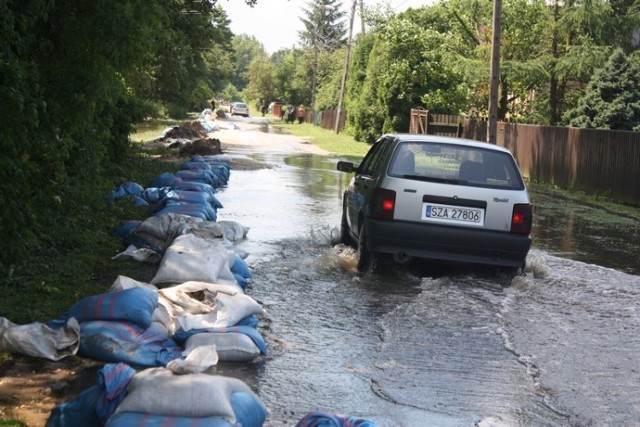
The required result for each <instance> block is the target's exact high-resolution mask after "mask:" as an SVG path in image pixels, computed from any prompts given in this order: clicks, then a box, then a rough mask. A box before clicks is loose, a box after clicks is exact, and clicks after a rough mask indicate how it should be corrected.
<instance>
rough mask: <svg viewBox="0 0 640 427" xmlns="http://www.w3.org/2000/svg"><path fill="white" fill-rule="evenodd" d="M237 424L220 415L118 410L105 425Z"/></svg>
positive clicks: (197, 426)
mask: <svg viewBox="0 0 640 427" xmlns="http://www.w3.org/2000/svg"><path fill="white" fill-rule="evenodd" d="M237 425H238V424H231V423H230V422H229V421H227V420H225V419H224V418H220V417H204V418H189V417H170V416H166V415H152V414H143V413H141V412H119V413H117V414H115V415H114V416H113V417H111V418H109V420H108V421H107V424H105V427H135V426H140V427H236V426H237ZM258 425H262V424H258ZM243 427H244V425H243Z"/></svg>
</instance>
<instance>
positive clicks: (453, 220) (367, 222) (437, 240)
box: [337, 134, 533, 274]
mask: <svg viewBox="0 0 640 427" xmlns="http://www.w3.org/2000/svg"><path fill="white" fill-rule="evenodd" d="M337 169H338V170H339V171H342V172H347V173H354V176H353V178H352V179H351V181H350V183H349V185H348V188H347V190H345V192H344V196H343V205H342V221H341V226H340V240H341V242H342V243H344V244H347V245H351V246H353V247H354V248H357V253H358V263H357V269H358V272H359V273H361V274H362V273H365V272H367V271H369V270H370V269H371V268H376V267H377V266H378V265H379V264H378V262H379V261H380V257H382V256H386V257H388V258H392V259H393V260H395V261H396V262H406V261H408V260H411V259H416V258H417V259H430V260H440V261H446V262H454V263H465V264H466V263H470V264H482V265H490V266H496V267H500V268H501V269H502V268H506V269H507V271H509V272H512V273H516V272H519V271H521V269H523V268H524V263H525V260H526V256H527V253H528V252H529V249H530V247H531V237H530V232H531V225H532V220H533V217H532V206H531V202H530V199H529V194H528V192H527V188H526V186H525V182H524V180H523V178H522V176H521V174H520V171H519V169H518V166H517V164H516V161H515V159H514V157H513V155H512V154H511V153H510V152H509V151H508V150H507V149H505V148H502V147H498V146H496V145H492V144H487V143H483V142H478V141H472V140H467V139H460V138H450V137H441V136H433V135H414V134H387V135H383V136H382V137H380V138H379V139H378V140H377V141H376V142H375V143H374V144H373V146H372V147H371V148H370V150H369V151H368V153H367V154H366V155H365V157H364V158H363V159H362V162H361V163H360V164H359V165H357V166H356V165H354V164H353V163H352V162H346V161H340V162H338V164H337Z"/></svg>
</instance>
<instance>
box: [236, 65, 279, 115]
mask: <svg viewBox="0 0 640 427" xmlns="http://www.w3.org/2000/svg"><path fill="white" fill-rule="evenodd" d="M275 72H276V67H275V65H273V63H272V62H271V61H270V60H269V58H267V57H266V56H261V57H259V58H256V59H254V60H253V62H252V63H251V64H250V65H249V69H248V70H247V72H246V77H247V80H248V81H249V84H248V85H247V87H245V89H244V92H243V94H244V95H243V99H245V100H250V101H255V102H256V103H257V104H259V103H260V101H264V102H270V101H271V100H273V99H274V98H275V81H274V76H275Z"/></svg>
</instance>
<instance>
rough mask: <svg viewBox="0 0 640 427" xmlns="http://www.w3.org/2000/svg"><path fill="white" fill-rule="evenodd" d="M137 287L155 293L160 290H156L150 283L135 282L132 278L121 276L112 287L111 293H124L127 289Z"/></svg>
mask: <svg viewBox="0 0 640 427" xmlns="http://www.w3.org/2000/svg"><path fill="white" fill-rule="evenodd" d="M135 287H138V288H147V289H152V290H155V291H157V290H158V288H156V287H155V286H153V285H150V284H149V283H145V282H140V281H139V280H135V279H132V278H130V277H127V276H122V275H120V276H118V278H117V279H116V280H115V281H114V282H113V284H112V285H111V292H117V291H124V290H125V289H131V288H135Z"/></svg>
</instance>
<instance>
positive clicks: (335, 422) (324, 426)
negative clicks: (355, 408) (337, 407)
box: [295, 412, 377, 427]
mask: <svg viewBox="0 0 640 427" xmlns="http://www.w3.org/2000/svg"><path fill="white" fill-rule="evenodd" d="M295 427H377V424H376V423H374V422H373V421H369V420H366V419H364V418H356V417H351V416H342V415H334V414H326V413H322V412H310V413H308V414H307V415H305V416H304V417H303V418H302V419H301V420H300V421H298V423H297V424H296V426H295Z"/></svg>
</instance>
